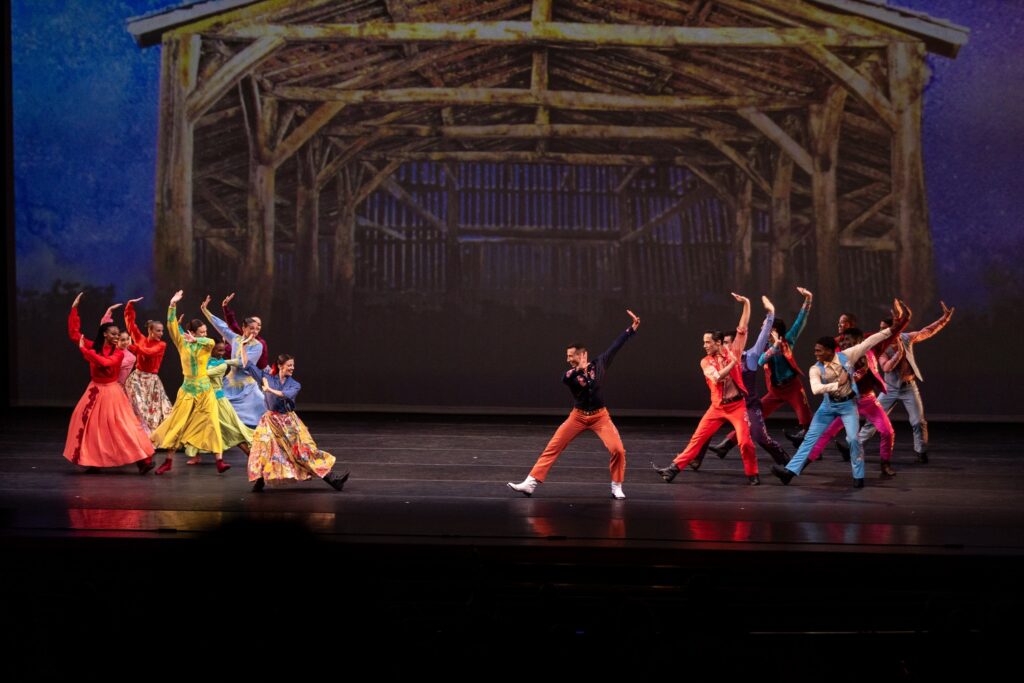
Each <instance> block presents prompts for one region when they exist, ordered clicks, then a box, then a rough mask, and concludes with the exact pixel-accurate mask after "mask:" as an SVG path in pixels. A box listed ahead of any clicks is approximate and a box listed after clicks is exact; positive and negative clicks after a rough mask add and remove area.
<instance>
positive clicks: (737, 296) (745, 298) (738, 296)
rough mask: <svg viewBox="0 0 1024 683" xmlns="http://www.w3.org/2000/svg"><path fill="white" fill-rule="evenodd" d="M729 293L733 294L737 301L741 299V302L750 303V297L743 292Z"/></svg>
mask: <svg viewBox="0 0 1024 683" xmlns="http://www.w3.org/2000/svg"><path fill="white" fill-rule="evenodd" d="M729 293H730V294H732V298H733V299H736V301H739V302H740V303H741V304H747V303H750V299H748V298H747V297H745V296H743V295H742V294H737V293H736V292H729Z"/></svg>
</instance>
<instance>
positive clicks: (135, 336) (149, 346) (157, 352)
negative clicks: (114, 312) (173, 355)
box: [124, 301, 167, 374]
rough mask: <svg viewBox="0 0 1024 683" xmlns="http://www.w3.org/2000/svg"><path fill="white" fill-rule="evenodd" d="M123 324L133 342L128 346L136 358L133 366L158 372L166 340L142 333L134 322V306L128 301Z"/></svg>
mask: <svg viewBox="0 0 1024 683" xmlns="http://www.w3.org/2000/svg"><path fill="white" fill-rule="evenodd" d="M124 324H125V327H127V328H128V334H130V335H131V336H132V342H133V344H132V345H131V346H129V347H128V348H129V349H131V351H132V353H134V354H135V356H136V358H137V361H136V365H135V367H137V368H138V369H139V370H141V371H142V372H149V373H153V374H156V373H157V372H159V371H160V363H162V362H163V360H164V351H166V350H167V342H165V341H163V340H160V341H156V340H155V339H150V338H149V337H147V336H146V335H144V334H142V332H141V331H140V330H139V328H138V326H137V325H136V324H135V306H134V305H133V304H132V302H130V301H129V302H128V304H127V305H126V306H125V307H124Z"/></svg>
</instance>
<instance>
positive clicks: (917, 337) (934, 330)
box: [907, 301, 956, 344]
mask: <svg viewBox="0 0 1024 683" xmlns="http://www.w3.org/2000/svg"><path fill="white" fill-rule="evenodd" d="M939 303H940V304H941V305H942V316H941V317H940V318H939V319H938V320H936V321H935V322H933V323H932V324H931V325H928V326H927V327H923V328H921V329H920V330H917V331H916V332H907V334H908V335H910V343H911V344H916V343H918V342H923V341H924V340H925V339H929V338H931V337H934V336H935V335H936V334H938V333H939V330H941V329H942V328H943V327H945V326H946V325H948V324H949V320H950V318H952V317H953V311H955V310H956V309H955V308H946V304H945V302H941V301H940V302H939Z"/></svg>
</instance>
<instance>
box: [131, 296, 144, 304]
mask: <svg viewBox="0 0 1024 683" xmlns="http://www.w3.org/2000/svg"><path fill="white" fill-rule="evenodd" d="M140 301H142V297H141V296H140V297H139V298H138V299H128V303H130V304H137V303H139V302H140Z"/></svg>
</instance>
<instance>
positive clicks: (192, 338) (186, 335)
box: [181, 330, 196, 344]
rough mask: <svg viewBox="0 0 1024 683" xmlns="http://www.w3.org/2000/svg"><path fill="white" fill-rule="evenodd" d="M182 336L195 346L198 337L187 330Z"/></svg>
mask: <svg viewBox="0 0 1024 683" xmlns="http://www.w3.org/2000/svg"><path fill="white" fill-rule="evenodd" d="M181 336H182V338H183V339H184V340H185V341H187V342H188V343H189V344H194V343H195V341H196V336H195V335H194V334H192V333H191V332H189V331H188V330H185V332H184V334H182V335H181Z"/></svg>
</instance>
